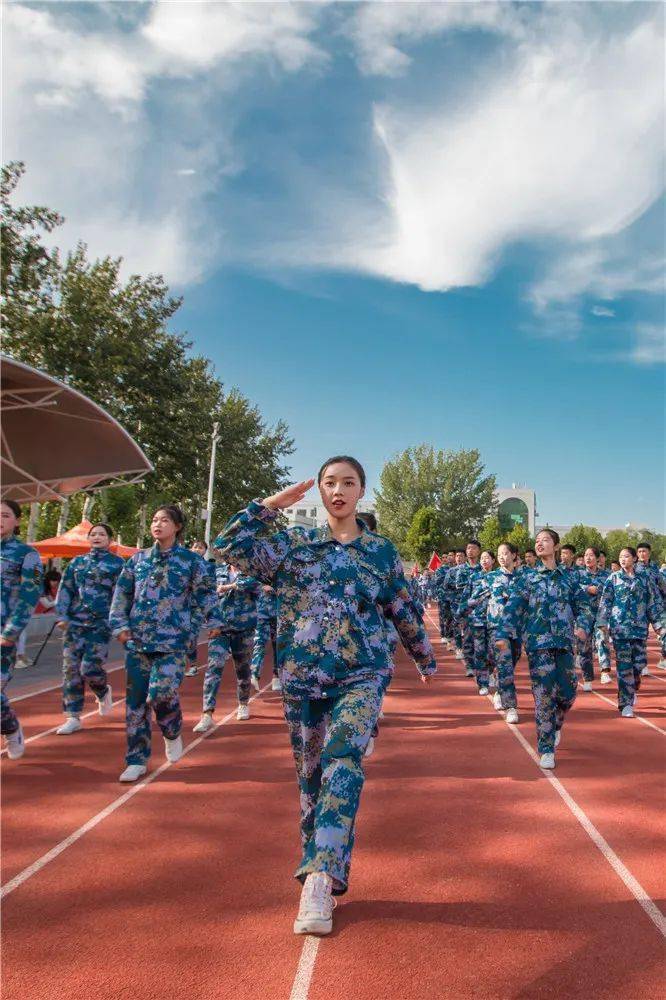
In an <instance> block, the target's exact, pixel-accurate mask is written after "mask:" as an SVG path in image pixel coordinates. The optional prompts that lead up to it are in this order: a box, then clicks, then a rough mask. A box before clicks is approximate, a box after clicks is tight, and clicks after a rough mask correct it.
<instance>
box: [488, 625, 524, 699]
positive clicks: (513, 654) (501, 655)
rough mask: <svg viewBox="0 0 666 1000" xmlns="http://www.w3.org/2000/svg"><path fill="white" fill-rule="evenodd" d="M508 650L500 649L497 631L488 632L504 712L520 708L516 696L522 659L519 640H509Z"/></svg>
mask: <svg viewBox="0 0 666 1000" xmlns="http://www.w3.org/2000/svg"><path fill="white" fill-rule="evenodd" d="M506 641H507V645H508V647H509V648H508V649H498V648H497V645H496V640H495V630H494V629H489V630H488V647H489V649H490V650H492V654H491V657H490V661H491V664H492V665H493V666H494V668H495V674H496V676H497V690H498V692H499V696H500V698H501V699H502V711H504V712H505V711H506V710H507V709H508V708H517V707H518V698H517V696H516V683H515V671H516V664H517V663H518V660H519V659H520V643H519V642H518V640H517V639H507V640H506Z"/></svg>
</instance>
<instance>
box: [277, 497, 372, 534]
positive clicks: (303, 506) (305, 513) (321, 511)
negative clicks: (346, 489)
mask: <svg viewBox="0 0 666 1000" xmlns="http://www.w3.org/2000/svg"><path fill="white" fill-rule="evenodd" d="M356 509H357V510H359V511H362V512H363V513H368V514H370V513H371V514H374V513H375V505H374V503H373V502H372V500H359V502H358V506H357V508H356ZM284 514H285V515H286V518H287V520H288V522H289V527H293V526H295V525H300V526H301V527H303V528H320V527H321V526H322V524H326V508H325V507H324V505H323V503H307V502H306V501H301V503H299V504H296V505H295V506H294V507H287V509H286V510H285V511H284Z"/></svg>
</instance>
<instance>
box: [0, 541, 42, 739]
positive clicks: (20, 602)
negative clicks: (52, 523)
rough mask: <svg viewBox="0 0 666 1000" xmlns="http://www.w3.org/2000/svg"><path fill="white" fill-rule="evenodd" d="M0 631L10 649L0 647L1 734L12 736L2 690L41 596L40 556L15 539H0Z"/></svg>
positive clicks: (11, 716)
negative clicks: (7, 641) (0, 567)
mask: <svg viewBox="0 0 666 1000" xmlns="http://www.w3.org/2000/svg"><path fill="white" fill-rule="evenodd" d="M0 562H1V564H2V573H1V574H0V628H1V629H2V637H3V639H11V640H12V644H11V646H0V657H1V659H2V715H1V722H0V731H1V732H2V735H3V736H12V735H13V734H14V733H15V732H16V731H17V730H18V727H19V721H18V718H17V717H16V713H15V712H14V709H13V708H12V707H11V705H10V704H9V698H8V697H7V695H6V694H5V688H6V687H7V685H8V684H9V682H10V680H11V679H12V674H13V672H14V664H15V663H16V642H17V639H18V637H19V636H20V634H21V632H22V631H23V629H24V628H25V627H26V625H27V624H28V621H29V620H30V616H31V614H32V612H33V611H34V609H35V605H36V604H37V601H38V600H39V596H40V594H41V582H42V563H41V560H40V558H39V553H38V552H37V550H36V549H33V548H32V546H31V545H26V544H25V542H22V541H21V540H20V538H17V537H16V535H12V536H10V537H9V538H2V539H0Z"/></svg>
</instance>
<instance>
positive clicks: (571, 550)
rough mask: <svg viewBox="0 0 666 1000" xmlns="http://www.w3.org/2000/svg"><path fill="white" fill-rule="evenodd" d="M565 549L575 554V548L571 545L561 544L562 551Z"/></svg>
mask: <svg viewBox="0 0 666 1000" xmlns="http://www.w3.org/2000/svg"><path fill="white" fill-rule="evenodd" d="M565 549H566V550H567V552H572V553H573V555H576V550H575V548H574V547H573V545H563V546H562V552H564V550H565Z"/></svg>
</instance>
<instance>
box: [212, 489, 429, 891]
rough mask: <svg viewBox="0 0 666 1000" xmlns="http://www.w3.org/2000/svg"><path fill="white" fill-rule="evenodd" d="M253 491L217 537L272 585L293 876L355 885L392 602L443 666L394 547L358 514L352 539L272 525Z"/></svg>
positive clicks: (407, 634)
mask: <svg viewBox="0 0 666 1000" xmlns="http://www.w3.org/2000/svg"><path fill="white" fill-rule="evenodd" d="M275 517H276V512H275V511H273V510H269V509H268V508H266V507H264V506H263V505H262V504H261V503H260V502H257V501H253V502H252V503H251V504H249V506H248V507H247V509H246V510H244V511H241V513H240V514H237V515H236V516H235V517H234V518H232V520H231V521H230V522H229V524H228V525H227V527H226V528H225V530H224V532H223V533H222V534H221V535H220V536H219V537H218V538H217V540H216V541H215V547H216V548H217V549H218V550H219V551H220V552H221V554H222V556H223V558H225V559H228V560H230V561H231V562H233V563H234V565H237V566H239V567H240V568H241V569H242V570H243V571H244V572H246V573H248V574H251V575H252V576H254V577H257V578H258V579H260V580H261V581H262V582H263V583H268V584H271V586H273V587H274V588H275V591H276V594H277V603H278V665H279V669H280V680H281V682H282V689H283V695H284V698H283V701H284V712H285V718H286V720H287V724H288V727H289V732H290V737H291V742H292V749H293V753H294V759H295V762H296V770H297V775H298V782H299V787H300V794H301V834H302V844H303V857H302V861H301V864H300V865H299V867H298V870H297V873H296V877H297V878H299V879H300V880H301V881H303V880H304V879H305V877H306V876H307V875H308V874H309V873H310V872H321V871H324V872H327V873H328V874H329V875H330V876H331V878H332V879H333V891H334V893H336V894H341V893H343V892H345V891H346V889H347V881H348V875H349V866H350V862H351V852H352V846H353V840H354V823H355V818H356V812H357V809H358V804H359V798H360V794H361V788H362V786H363V778H364V775H363V766H362V759H363V754H364V752H365V749H366V747H367V744H368V740H369V739H370V735H371V733H372V730H373V727H374V725H375V723H376V721H377V717H378V715H379V709H380V705H381V697H382V693H383V690H384V689H385V687H386V685H387V684H388V681H389V680H390V676H391V670H392V662H391V655H390V649H389V643H388V634H387V627H386V623H385V620H384V612H385V613H386V615H387V616H389V617H390V618H391V619H392V621H393V623H394V625H395V626H396V628H397V630H398V633H399V635H400V638H401V639H402V641H403V643H404V644H405V646H406V647H407V649H408V650H409V652H410V654H411V655H412V656H413V657H414V659H415V660H416V661H417V663H418V664H419V670H420V671H421V672H422V673H424V674H431V673H434V672H435V671H436V669H437V667H436V664H435V659H434V655H433V651H432V647H431V645H430V642H429V640H428V637H427V635H426V631H425V628H424V626H423V622H422V620H421V619H420V617H419V615H418V613H417V611H416V608H415V606H414V602H413V601H412V599H411V596H410V593H409V588H408V586H407V582H406V580H405V577H404V575H403V570H402V563H401V561H400V557H399V556H398V553H397V552H396V550H395V548H394V546H393V545H392V544H391V543H390V542H389V541H388V540H387V539H385V538H382V537H381V536H380V535H376V534H374V533H372V532H370V531H368V530H367V528H366V527H365V525H364V524H363V523H362V522H361V521H359V522H358V526H359V530H360V531H361V535H360V537H359V538H357V539H355V540H354V541H353V542H350V543H349V544H346V545H343V544H341V543H340V542H338V541H337V540H336V539H335V538H333V537H332V535H331V532H330V529H329V528H328V525H326V526H325V527H322V528H320V529H313V530H310V531H300V532H293V531H280V532H276V533H275V534H272V535H271V534H269V533H268V532H267V531H266V524H267V523H270V522H272V521H273V520H274V519H275Z"/></svg>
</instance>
